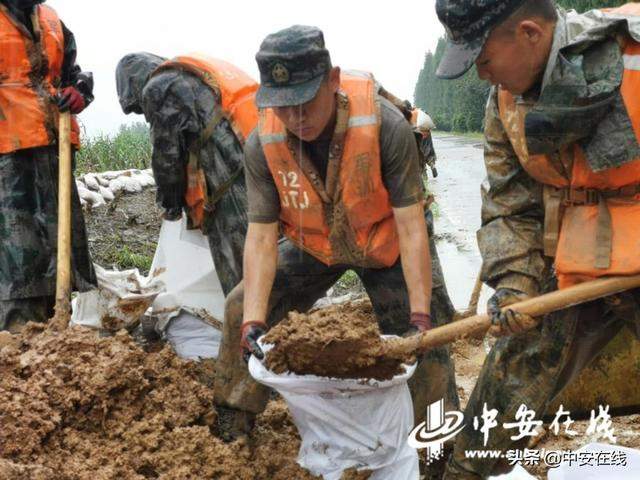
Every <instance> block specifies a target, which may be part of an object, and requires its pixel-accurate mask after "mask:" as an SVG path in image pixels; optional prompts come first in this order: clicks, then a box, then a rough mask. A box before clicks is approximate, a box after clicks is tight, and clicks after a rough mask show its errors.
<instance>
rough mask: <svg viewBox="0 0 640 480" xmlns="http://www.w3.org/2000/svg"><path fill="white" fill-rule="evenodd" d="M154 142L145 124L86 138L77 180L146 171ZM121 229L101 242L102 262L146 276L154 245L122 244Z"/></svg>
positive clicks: (123, 126)
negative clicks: (108, 173) (88, 175)
mask: <svg viewBox="0 0 640 480" xmlns="http://www.w3.org/2000/svg"><path fill="white" fill-rule="evenodd" d="M151 150H152V149H151V140H150V136H149V128H148V127H147V125H146V124H145V123H141V122H139V123H134V124H132V125H121V126H120V129H119V131H118V133H117V134H115V135H106V134H99V135H96V136H94V137H91V138H86V137H84V138H83V140H82V148H81V149H80V151H79V152H78V154H77V156H76V170H75V174H76V176H78V177H80V176H82V175H83V174H85V173H89V172H104V171H108V170H126V169H132V168H136V169H146V168H149V166H150V165H151ZM120 233H121V232H120V231H119V229H118V228H114V229H113V233H112V237H113V238H109V239H101V240H102V241H101V242H100V245H103V246H104V245H108V246H106V247H103V248H106V251H101V252H99V253H100V260H101V261H103V262H106V263H105V264H107V265H115V266H117V267H118V268H119V269H129V268H138V269H139V270H140V271H142V272H147V271H148V270H149V268H150V267H151V261H152V260H153V253H154V251H155V244H151V243H149V244H148V245H144V246H142V247H141V248H140V251H135V250H138V248H134V249H132V248H131V247H129V246H128V245H126V244H123V241H122V238H121V236H120Z"/></svg>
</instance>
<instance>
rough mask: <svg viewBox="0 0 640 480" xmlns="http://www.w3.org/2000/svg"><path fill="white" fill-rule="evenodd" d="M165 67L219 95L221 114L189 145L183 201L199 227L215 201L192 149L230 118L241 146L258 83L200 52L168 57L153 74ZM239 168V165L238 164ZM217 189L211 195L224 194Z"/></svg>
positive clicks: (252, 122) (254, 115) (253, 116)
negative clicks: (187, 75) (190, 76)
mask: <svg viewBox="0 0 640 480" xmlns="http://www.w3.org/2000/svg"><path fill="white" fill-rule="evenodd" d="M167 69H181V70H185V71H188V72H189V73H192V74H194V75H196V76H197V77H198V78H199V79H200V80H202V81H203V82H204V83H205V84H206V85H208V86H209V87H210V88H211V89H212V90H213V91H214V92H215V93H216V94H217V95H219V96H220V100H221V107H222V112H221V115H220V116H219V117H214V118H213V119H212V121H211V123H210V124H209V125H208V126H207V128H206V129H205V131H204V132H203V133H202V135H201V137H200V138H199V139H198V145H194V146H192V147H191V149H190V150H191V152H190V156H189V157H190V158H189V162H188V164H187V191H186V192H185V202H186V205H187V207H188V208H187V210H188V218H189V228H198V227H201V226H202V224H203V221H204V214H205V210H207V209H212V208H213V205H210V204H209V203H213V202H214V201H213V200H212V199H211V197H212V196H211V195H209V193H208V191H207V182H206V177H205V175H204V172H203V171H202V167H201V166H200V161H199V158H198V156H197V152H194V151H193V150H197V149H199V148H200V146H201V145H202V144H204V143H205V142H206V141H207V140H208V138H207V137H209V136H210V135H211V134H213V131H214V129H215V126H216V125H217V123H218V122H219V121H220V120H221V119H222V118H226V119H227V120H228V121H229V123H230V124H231V128H232V129H233V132H234V133H235V135H236V137H237V139H238V141H239V142H240V143H241V144H243V145H244V142H245V140H246V139H247V137H248V136H249V134H250V133H251V131H252V130H253V129H254V128H255V127H256V125H257V124H258V110H257V108H256V106H255V102H254V99H255V94H256V91H257V90H258V84H257V83H256V82H255V80H253V79H252V78H251V77H249V75H247V74H246V73H244V72H243V71H242V70H240V69H239V68H238V67H236V66H235V65H232V64H230V63H229V62H225V61H224V60H219V59H217V58H211V57H208V56H206V55H202V54H199V53H193V54H189V55H182V56H179V57H175V58H173V59H172V60H168V61H166V62H164V63H163V64H162V65H160V66H159V67H158V68H157V69H156V70H155V71H154V72H153V74H152V76H153V75H156V74H157V73H159V72H161V71H164V70H167ZM238 168H242V166H241V165H239V166H238ZM240 173H241V172H239V171H236V172H235V173H234V174H232V176H233V175H235V178H237V177H238V176H239V174H240ZM233 180H234V179H233V178H231V179H229V181H228V182H226V183H225V184H224V185H226V188H229V187H230V186H231V183H232V182H233ZM218 190H219V191H218V192H216V193H214V194H213V196H216V197H219V196H220V195H219V194H221V193H223V192H220V189H218ZM216 194H217V195H216ZM209 200H211V202H209Z"/></svg>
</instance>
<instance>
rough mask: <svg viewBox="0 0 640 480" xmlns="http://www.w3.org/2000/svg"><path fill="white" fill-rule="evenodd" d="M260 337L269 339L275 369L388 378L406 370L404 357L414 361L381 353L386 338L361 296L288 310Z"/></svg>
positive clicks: (269, 355) (270, 360)
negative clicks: (300, 310) (305, 309)
mask: <svg viewBox="0 0 640 480" xmlns="http://www.w3.org/2000/svg"><path fill="white" fill-rule="evenodd" d="M264 341H265V342H266V343H269V344H272V345H273V348H272V349H271V350H270V351H269V352H268V353H267V355H266V359H265V362H266V366H267V368H268V369H269V370H271V371H272V372H275V373H278V374H280V373H285V372H293V373H297V374H299V375H309V374H311V375H318V376H321V377H331V378H343V379H344V378H367V379H369V378H371V379H376V380H389V379H391V378H393V377H394V376H395V375H398V374H401V373H403V372H404V367H403V365H402V364H403V363H412V362H414V361H415V358H413V357H411V356H409V357H406V358H401V359H397V358H387V357H385V356H383V355H381V352H382V351H383V345H384V342H383V340H382V339H381V337H380V330H379V329H378V324H377V322H376V320H375V315H374V313H373V311H372V308H371V305H370V304H368V303H364V302H359V303H353V304H348V305H336V306H333V307H329V308H324V309H320V310H315V311H312V312H309V313H307V314H299V313H297V312H292V313H289V315H288V317H287V318H286V319H285V320H283V321H282V322H280V323H279V324H278V325H276V326H275V327H274V328H272V329H271V330H270V331H269V333H268V334H267V335H266V336H265V339H264Z"/></svg>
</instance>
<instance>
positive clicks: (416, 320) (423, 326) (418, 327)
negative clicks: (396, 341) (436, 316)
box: [403, 312, 431, 337]
mask: <svg viewBox="0 0 640 480" xmlns="http://www.w3.org/2000/svg"><path fill="white" fill-rule="evenodd" d="M427 330H431V315H430V314H428V313H417V312H414V313H412V314H411V320H410V321H409V329H408V330H407V331H406V332H405V334H404V335H403V337H410V336H412V335H416V334H418V333H422V332H426V331H427Z"/></svg>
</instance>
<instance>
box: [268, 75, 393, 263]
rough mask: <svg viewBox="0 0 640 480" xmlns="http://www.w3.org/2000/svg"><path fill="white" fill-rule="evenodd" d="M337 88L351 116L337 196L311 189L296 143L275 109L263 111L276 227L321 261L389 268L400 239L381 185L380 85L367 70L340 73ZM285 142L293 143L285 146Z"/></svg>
mask: <svg viewBox="0 0 640 480" xmlns="http://www.w3.org/2000/svg"><path fill="white" fill-rule="evenodd" d="M340 89H341V92H342V93H343V94H344V95H346V98H347V99H348V107H345V108H348V120H347V122H346V126H345V129H346V131H345V137H344V143H343V149H342V154H341V155H340V160H339V172H337V180H336V187H337V188H335V189H334V190H335V193H334V192H331V188H329V187H328V188H327V190H328V191H329V193H327V192H326V191H320V190H319V189H318V188H317V187H316V186H314V181H312V179H310V175H309V174H308V173H307V171H305V168H303V167H302V166H301V163H300V162H299V161H297V160H296V158H295V157H294V153H293V152H295V150H296V148H295V147H293V145H295V144H297V141H296V140H295V139H294V138H292V137H290V136H289V135H288V134H287V130H286V127H285V125H284V124H283V123H282V122H281V121H280V120H279V119H278V117H277V116H276V115H275V113H274V112H273V110H272V109H264V110H261V112H260V115H261V117H260V127H259V128H260V142H261V144H262V148H263V151H264V154H265V157H266V160H267V164H268V166H269V170H270V171H271V174H272V176H273V179H274V181H275V184H276V187H277V189H278V192H279V194H280V220H281V224H282V227H283V231H284V234H285V235H286V236H287V237H288V238H289V239H291V241H292V242H293V243H294V244H296V245H297V246H298V247H299V248H301V249H303V250H305V251H306V252H308V253H310V254H311V255H313V256H314V257H315V258H317V259H318V260H320V261H321V262H323V263H325V264H326V265H334V264H339V263H348V264H353V265H359V266H365V267H378V268H380V267H388V266H391V265H393V264H394V263H395V262H396V261H397V259H398V257H399V255H400V244H399V240H398V233H397V229H396V224H395V220H394V218H393V210H392V208H391V203H390V201H389V193H388V192H387V190H386V188H385V186H384V184H383V182H382V174H381V166H380V165H381V162H380V142H379V134H380V114H379V107H378V103H377V89H376V86H375V83H374V81H373V77H372V76H371V75H369V74H358V73H355V72H354V73H345V72H343V73H342V74H341V78H340ZM290 142H296V143H293V144H291V146H292V147H291V148H290ZM331 163H332V161H331V158H330V166H329V169H331ZM329 169H328V172H327V184H329V183H330V177H331V172H330V171H329ZM315 180H316V181H317V179H315ZM331 197H333V198H331ZM328 217H331V219H330V220H328Z"/></svg>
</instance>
